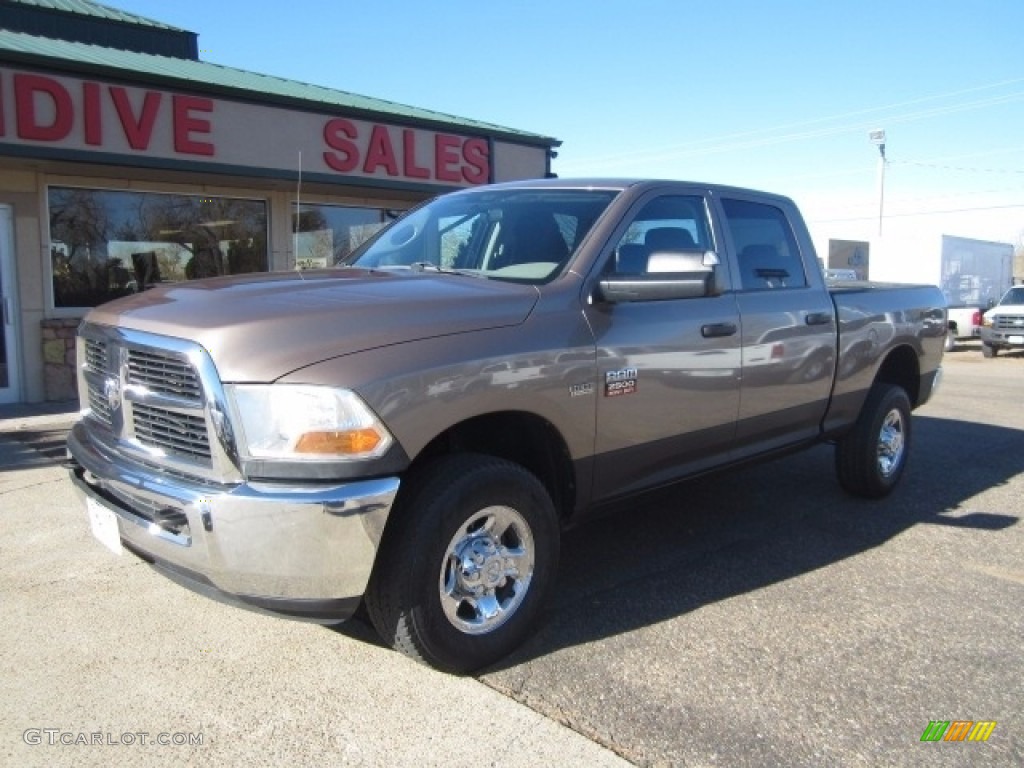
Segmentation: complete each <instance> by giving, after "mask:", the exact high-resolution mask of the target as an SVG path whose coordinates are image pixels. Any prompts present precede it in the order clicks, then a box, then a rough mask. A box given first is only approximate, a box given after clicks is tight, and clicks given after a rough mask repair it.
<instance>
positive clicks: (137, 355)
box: [78, 323, 242, 525]
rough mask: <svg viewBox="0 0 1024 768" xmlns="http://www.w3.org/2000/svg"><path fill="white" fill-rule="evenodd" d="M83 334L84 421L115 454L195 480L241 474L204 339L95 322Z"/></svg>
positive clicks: (231, 479) (228, 479) (235, 478)
mask: <svg viewBox="0 0 1024 768" xmlns="http://www.w3.org/2000/svg"><path fill="white" fill-rule="evenodd" d="M79 336H80V340H79V341H80V346H79V354H80V355H81V358H82V365H80V366H79V368H78V376H79V392H80V393H81V397H82V404H83V406H85V407H88V408H89V410H90V414H89V416H88V418H87V421H86V422H84V426H85V428H86V429H89V430H91V431H92V432H93V436H94V437H95V438H96V442H97V445H101V446H102V449H103V451H104V452H105V453H106V454H107V455H108V456H110V457H111V458H112V459H113V458H115V457H123V458H124V460H125V461H126V462H128V463H129V464H131V465H134V466H136V467H146V468H149V469H151V470H153V471H155V472H159V473H166V474H168V475H173V476H175V477H179V478H183V479H187V480H189V481H190V482H193V483H194V482H201V483H207V482H208V483H211V484H214V485H216V486H217V487H220V486H221V485H222V484H224V483H237V482H240V481H241V479H242V476H241V472H240V468H239V466H238V463H237V461H238V459H237V452H236V450H237V449H236V447H235V445H234V438H233V434H232V432H231V429H230V424H227V423H226V415H225V414H226V413H227V408H226V396H225V393H224V389H223V386H222V385H221V383H220V378H219V377H218V375H217V370H216V368H215V367H214V365H213V361H212V360H211V359H210V356H209V354H208V353H207V352H206V351H205V350H204V349H203V348H202V347H201V346H199V345H198V344H196V343H195V342H191V341H188V340H186V339H176V338H173V337H169V336H160V335H157V334H151V333H145V332H142V331H135V330H132V329H130V328H114V327H110V326H102V325H93V324H91V323H83V324H82V325H81V327H80V329H79ZM220 424H224V427H223V430H224V431H223V433H222V432H220V431H218V430H219V429H220V427H219V426H218V425H220ZM164 511H166V510H164ZM161 519H163V518H161ZM164 522H166V520H165V521H164ZM161 524H162V525H163V523H161Z"/></svg>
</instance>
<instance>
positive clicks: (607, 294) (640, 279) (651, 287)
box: [598, 250, 720, 304]
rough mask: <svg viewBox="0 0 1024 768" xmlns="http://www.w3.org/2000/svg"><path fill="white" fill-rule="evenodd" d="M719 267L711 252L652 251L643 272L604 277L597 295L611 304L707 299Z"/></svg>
mask: <svg viewBox="0 0 1024 768" xmlns="http://www.w3.org/2000/svg"><path fill="white" fill-rule="evenodd" d="M719 263H720V262H719V260H718V254H716V253H715V252H714V251H696V250H692V251H691V250H686V251H655V252H654V253H652V254H650V255H649V256H648V257H647V271H646V272H644V273H642V274H611V275H608V276H607V277H605V278H604V279H603V280H601V282H600V283H599V284H598V294H599V296H600V298H601V299H603V300H604V301H607V302H609V303H612V304H617V303H620V302H627V301H668V300H672V299H697V298H701V297H704V296H711V295H714V285H715V279H714V278H715V267H716V266H718V264H719Z"/></svg>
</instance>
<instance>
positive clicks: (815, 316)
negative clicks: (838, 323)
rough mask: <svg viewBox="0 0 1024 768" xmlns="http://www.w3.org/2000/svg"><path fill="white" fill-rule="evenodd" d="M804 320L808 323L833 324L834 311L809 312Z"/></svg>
mask: <svg viewBox="0 0 1024 768" xmlns="http://www.w3.org/2000/svg"><path fill="white" fill-rule="evenodd" d="M804 322H805V323H807V325H831V324H832V313H831V312H808V313H807V316H806V317H805V318H804Z"/></svg>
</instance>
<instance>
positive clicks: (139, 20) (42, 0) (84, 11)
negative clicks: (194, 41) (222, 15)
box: [10, 0, 188, 32]
mask: <svg viewBox="0 0 1024 768" xmlns="http://www.w3.org/2000/svg"><path fill="white" fill-rule="evenodd" d="M10 2H14V3H18V4H19V5H32V6H35V7H36V8H43V9H46V10H51V11H60V12H62V13H72V14H75V15H77V16H93V17H95V18H98V19H107V20H109V21H123V22H124V23H126V24H138V25H140V26H146V27H158V28H159V29H169V30H173V31H175V32H187V31H188V30H183V29H180V28H179V27H172V26H171V25H170V24H164V23H163V22H162V21H154V20H153V19H147V18H146V17H145V16H136V15H135V14H134V13H126V12H124V11H122V10H119V9H117V8H110V7H109V6H106V5H100V4H99V3H93V2H90V1H89V0H10Z"/></svg>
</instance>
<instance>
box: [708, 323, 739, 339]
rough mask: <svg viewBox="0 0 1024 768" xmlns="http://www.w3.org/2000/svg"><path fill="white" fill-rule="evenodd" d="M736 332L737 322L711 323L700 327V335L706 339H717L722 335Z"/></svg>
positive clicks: (730, 334)
mask: <svg viewBox="0 0 1024 768" xmlns="http://www.w3.org/2000/svg"><path fill="white" fill-rule="evenodd" d="M735 333H736V324H735V323H710V324H708V325H702V326H701V327H700V335H701V336H703V337H704V338H705V339H716V338H719V337H721V336H732V335H733V334H735Z"/></svg>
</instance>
